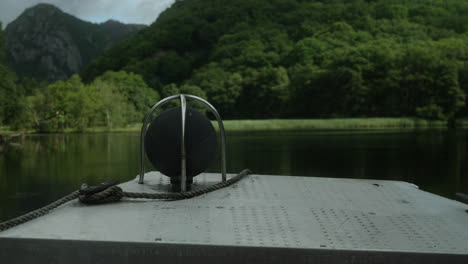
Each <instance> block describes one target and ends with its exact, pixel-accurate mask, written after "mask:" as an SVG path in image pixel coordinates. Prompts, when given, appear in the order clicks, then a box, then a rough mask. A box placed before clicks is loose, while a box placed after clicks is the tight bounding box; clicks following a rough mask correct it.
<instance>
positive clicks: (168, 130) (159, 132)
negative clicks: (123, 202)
mask: <svg viewBox="0 0 468 264" xmlns="http://www.w3.org/2000/svg"><path fill="white" fill-rule="evenodd" d="M176 99H180V102H181V104H180V107H175V108H171V109H168V110H166V111H164V112H162V113H160V114H159V115H158V116H157V117H156V118H155V119H154V120H153V121H152V122H151V124H150V125H149V127H148V123H149V121H150V118H151V117H152V115H153V113H154V112H155V111H156V109H157V108H159V107H160V106H162V105H164V104H166V103H167V102H169V101H171V100H176ZM187 99H192V100H196V101H199V102H201V103H203V104H204V105H205V106H206V107H207V108H208V109H209V110H210V111H211V112H212V113H213V115H214V116H215V117H216V119H217V120H218V124H219V128H220V134H221V168H222V180H223V182H224V181H226V154H225V153H226V140H225V134H224V126H223V122H222V120H221V117H220V116H219V114H218V112H217V111H216V109H215V108H214V107H213V106H212V105H211V104H210V103H208V102H207V101H205V100H204V99H202V98H199V97H196V96H193V95H188V94H180V95H174V96H170V97H167V98H164V99H163V100H161V101H159V102H158V103H157V104H155V105H154V106H153V108H151V110H150V111H149V113H148V114H147V115H146V117H145V120H144V122H143V127H142V129H141V139H140V148H141V153H140V155H141V156H140V159H141V163H140V168H141V170H140V180H139V183H141V184H142V183H144V173H145V169H144V155H145V154H146V156H147V157H148V159H149V160H150V162H151V163H152V164H153V166H154V167H155V168H156V169H158V170H159V171H160V172H161V173H162V174H164V175H166V176H168V177H170V178H171V184H172V186H173V190H175V191H187V190H190V187H191V184H192V183H193V177H195V176H197V175H199V174H200V173H202V172H203V171H205V170H206V169H207V168H208V166H209V165H210V163H211V161H212V160H213V158H214V156H215V154H216V148H217V145H218V144H217V137H216V132H215V129H214V127H213V125H212V124H211V121H210V120H209V119H208V118H207V117H206V116H205V115H204V114H203V113H201V112H199V111H197V110H196V109H193V108H190V107H187V106H186V100H187Z"/></svg>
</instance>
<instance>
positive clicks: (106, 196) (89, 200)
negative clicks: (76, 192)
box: [78, 186, 124, 204]
mask: <svg viewBox="0 0 468 264" xmlns="http://www.w3.org/2000/svg"><path fill="white" fill-rule="evenodd" d="M122 197H124V192H123V191H122V188H120V187H119V186H111V187H109V188H107V189H105V190H103V191H100V192H97V193H93V194H80V196H78V199H79V200H80V202H82V203H84V204H103V203H111V202H118V201H120V199H122Z"/></svg>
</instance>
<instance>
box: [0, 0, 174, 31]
mask: <svg viewBox="0 0 468 264" xmlns="http://www.w3.org/2000/svg"><path fill="white" fill-rule="evenodd" d="M174 2H175V0H0V21H2V22H3V24H4V26H5V25H6V24H8V23H10V22H11V21H12V20H14V19H15V18H16V17H18V16H19V15H20V14H21V13H22V12H23V11H24V9H26V8H28V7H31V6H33V5H36V4H38V3H49V4H53V5H55V6H57V7H58V8H60V9H62V10H63V11H64V12H67V13H69V14H72V15H74V16H76V17H78V18H80V19H83V20H86V21H91V22H104V21H106V20H109V19H114V20H118V21H121V22H124V23H135V24H151V23H152V22H154V20H155V19H156V18H157V17H158V15H159V14H160V13H161V12H162V11H164V10H165V9H166V8H168V7H169V6H171V5H172V4H173V3H174Z"/></svg>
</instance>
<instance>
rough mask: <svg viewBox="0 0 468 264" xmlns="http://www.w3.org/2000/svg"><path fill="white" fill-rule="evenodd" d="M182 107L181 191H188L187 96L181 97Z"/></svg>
mask: <svg viewBox="0 0 468 264" xmlns="http://www.w3.org/2000/svg"><path fill="white" fill-rule="evenodd" d="M180 107H181V110H182V111H181V112H182V139H181V143H180V191H181V192H185V191H186V181H187V166H186V158H187V157H186V154H185V114H186V111H187V101H186V100H185V95H183V94H181V95H180Z"/></svg>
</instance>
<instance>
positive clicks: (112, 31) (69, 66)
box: [5, 3, 146, 82]
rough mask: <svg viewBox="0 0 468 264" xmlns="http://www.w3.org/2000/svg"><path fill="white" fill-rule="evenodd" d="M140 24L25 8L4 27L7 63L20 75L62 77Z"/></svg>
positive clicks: (42, 7)
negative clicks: (85, 19) (86, 18)
mask: <svg viewBox="0 0 468 264" xmlns="http://www.w3.org/2000/svg"><path fill="white" fill-rule="evenodd" d="M145 27H146V26H144V25H136V24H123V23H121V22H119V21H116V20H108V21H106V22H104V23H100V24H95V23H91V22H87V21H84V20H81V19H79V18H77V17H75V16H72V15H70V14H68V13H66V12H63V11H62V10H61V9H59V8H58V7H56V6H54V5H51V4H44V3H41V4H37V5H35V6H33V7H30V8H27V9H25V10H24V11H23V13H22V14H21V15H20V16H18V18H16V19H15V20H14V21H12V22H11V23H9V24H8V25H7V27H6V28H5V40H6V41H5V46H6V57H7V64H8V66H9V67H10V68H12V69H13V70H14V71H15V72H17V73H18V74H19V75H20V76H28V77H34V78H37V79H41V80H46V81H50V82H53V81H57V80H65V79H67V78H69V77H70V76H71V75H72V74H74V73H77V72H79V71H80V70H81V69H82V68H83V67H84V66H86V65H87V64H88V63H90V62H91V61H92V60H93V59H94V58H96V57H97V56H99V55H101V54H102V53H103V52H104V51H106V50H108V49H109V48H111V47H112V46H114V45H115V44H116V43H118V42H120V41H122V40H125V39H129V38H130V37H132V36H134V35H135V34H136V33H137V32H139V31H140V30H141V29H143V28H145Z"/></svg>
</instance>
